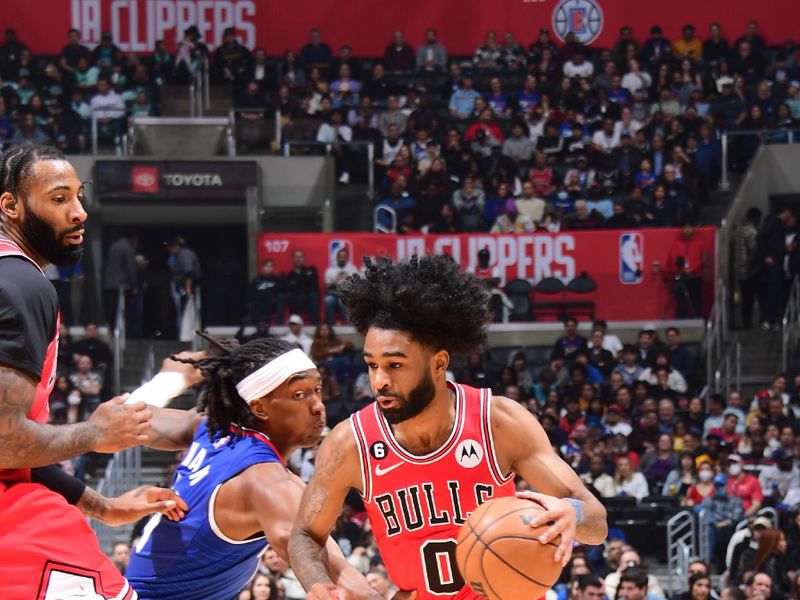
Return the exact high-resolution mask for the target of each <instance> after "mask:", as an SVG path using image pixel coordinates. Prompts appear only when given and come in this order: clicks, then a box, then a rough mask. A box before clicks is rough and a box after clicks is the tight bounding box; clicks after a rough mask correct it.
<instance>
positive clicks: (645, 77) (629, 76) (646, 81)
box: [622, 58, 653, 96]
mask: <svg viewBox="0 0 800 600" xmlns="http://www.w3.org/2000/svg"><path fill="white" fill-rule="evenodd" d="M652 82H653V79H652V77H650V74H649V73H647V72H646V71H642V70H641V68H640V67H639V61H638V60H636V59H635V58H632V59H630V60H629V61H628V72H627V73H625V76H624V77H623V78H622V87H624V88H625V89H626V90H628V91H629V92H630V93H631V96H633V94H634V93H635V92H636V91H638V90H642V89H644V90H646V89H647V88H649V87H650V84H651V83H652Z"/></svg>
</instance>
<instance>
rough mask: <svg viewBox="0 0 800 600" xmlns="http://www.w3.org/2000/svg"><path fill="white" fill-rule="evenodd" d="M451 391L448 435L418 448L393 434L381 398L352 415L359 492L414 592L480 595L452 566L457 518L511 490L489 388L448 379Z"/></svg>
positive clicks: (397, 576)
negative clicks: (498, 452)
mask: <svg viewBox="0 0 800 600" xmlns="http://www.w3.org/2000/svg"><path fill="white" fill-rule="evenodd" d="M448 387H449V389H450V390H451V391H452V392H453V393H454V394H455V422H454V424H453V429H452V431H451V433H450V437H449V438H448V439H447V441H446V442H445V443H444V444H443V445H442V446H441V447H440V448H439V449H438V450H435V451H434V452H431V453H430V454H428V455H425V456H416V455H413V454H410V453H409V452H407V451H406V450H404V449H403V448H402V447H401V446H400V444H399V443H398V442H397V440H395V438H394V435H393V433H392V429H391V427H390V425H389V423H388V422H387V421H386V419H385V418H384V417H383V415H382V414H381V412H380V410H379V408H378V405H377V404H376V403H372V404H370V405H369V406H367V407H365V408H363V409H362V410H361V411H359V412H357V413H355V414H353V415H352V416H351V417H350V426H351V427H352V429H353V433H354V434H355V437H356V441H357V444H358V451H359V457H360V460H361V476H362V496H363V499H364V504H365V505H366V508H367V514H368V515H369V520H370V524H371V525H372V531H373V533H374V535H375V539H376V541H377V542H378V548H379V549H380V553H381V557H382V558H383V560H384V562H385V563H386V568H387V570H388V571H389V576H390V577H391V579H392V581H393V582H394V583H395V585H397V586H398V587H399V588H400V589H403V590H417V593H418V596H417V598H418V599H419V600H434V599H439V600H441V599H458V600H464V599H468V598H469V599H472V598H475V599H477V598H479V596H478V595H476V594H475V593H474V592H473V591H472V590H471V589H470V588H469V587H467V586H465V584H464V580H463V578H462V577H461V574H460V573H459V572H458V567H457V566H456V559H455V550H456V539H457V537H458V531H459V529H460V527H461V525H462V524H463V523H464V521H465V520H466V518H467V517H468V516H469V515H470V513H471V512H472V511H473V510H475V508H477V507H478V506H479V505H480V504H482V503H483V502H485V501H487V500H489V499H490V498H496V497H500V496H512V495H513V494H514V482H513V475H509V476H506V475H504V474H503V473H502V472H501V471H500V467H499V465H498V464H497V459H496V457H495V454H494V443H493V440H492V430H491V422H490V408H491V399H492V392H491V390H488V389H483V390H479V389H476V388H471V387H467V386H464V385H459V384H455V383H450V382H448Z"/></svg>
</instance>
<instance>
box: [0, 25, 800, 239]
mask: <svg viewBox="0 0 800 600" xmlns="http://www.w3.org/2000/svg"><path fill="white" fill-rule="evenodd" d="M727 33H730V34H731V35H733V32H721V31H720V28H719V26H718V25H716V24H711V25H710V27H709V30H708V33H707V37H706V39H705V40H703V41H701V40H700V39H699V37H698V36H697V35H696V32H695V28H694V27H693V26H692V25H686V27H685V28H684V29H683V33H682V36H681V37H680V38H679V39H677V40H669V39H667V38H665V37H663V35H662V31H661V28H660V27H658V26H653V27H652V29H651V30H650V34H649V36H647V37H646V38H644V37H640V36H643V32H635V33H634V32H633V31H631V29H630V28H629V27H623V28H622V29H621V30H620V37H619V40H618V42H617V43H616V44H615V45H614V47H613V48H611V49H598V48H588V47H585V46H582V45H581V44H579V43H578V42H577V41H575V40H574V38H572V37H570V38H569V39H568V41H567V42H566V43H564V44H557V43H556V42H555V40H554V39H553V38H552V37H551V35H550V32H549V31H548V30H547V29H546V28H542V29H541V30H540V31H539V33H538V36H537V38H536V39H535V40H533V41H532V43H530V44H529V45H528V46H527V48H526V47H525V46H524V45H523V44H521V43H519V42H518V41H517V40H515V39H514V37H513V36H512V35H511V34H508V33H506V34H505V35H504V36H503V37H502V40H500V39H498V35H497V34H496V33H495V32H491V31H490V32H488V33H487V35H486V39H485V41H484V43H482V44H480V45H479V46H478V47H477V49H476V50H475V53H474V55H473V56H471V57H465V56H456V57H453V56H449V55H448V51H447V49H446V48H445V47H444V46H443V45H442V44H441V42H439V41H438V39H437V33H436V31H435V30H434V29H429V30H428V31H427V32H426V41H425V42H424V43H423V44H422V45H420V46H419V47H418V48H416V49H414V48H412V47H411V46H410V45H409V44H408V43H407V42H406V41H405V39H404V36H403V33H402V32H400V31H398V32H395V34H394V35H393V38H392V40H389V42H390V43H389V44H388V46H387V48H386V51H385V53H384V55H383V56H382V57H372V58H363V59H357V58H355V57H354V56H353V50H352V48H351V47H350V46H349V45H343V46H341V47H340V48H339V49H338V53H336V54H335V53H334V52H333V50H332V49H331V48H330V46H328V45H327V44H326V43H325V42H324V41H323V40H322V34H321V32H320V31H319V30H318V29H313V30H312V31H311V32H310V38H309V40H308V43H306V44H305V45H304V46H303V47H302V48H301V49H300V51H299V52H297V51H295V50H288V51H286V52H285V54H284V55H283V57H268V56H267V54H266V52H265V51H264V50H263V49H261V48H255V49H249V48H246V47H245V46H243V45H242V44H241V43H240V42H239V41H238V40H237V38H236V35H235V32H234V31H233V30H232V29H229V30H226V31H225V34H224V36H223V42H222V44H221V45H220V46H219V47H218V48H216V49H214V50H213V51H212V50H210V49H209V48H208V47H207V46H206V45H205V44H204V43H203V41H202V38H201V35H200V32H199V30H198V29H197V28H196V27H189V28H188V29H187V30H186V31H185V32H184V37H183V39H182V40H181V41H180V42H179V43H178V46H177V50H176V52H175V53H174V54H172V53H170V52H168V51H167V50H166V46H165V44H164V42H163V41H158V42H157V43H156V47H155V48H154V49H153V52H152V53H151V54H149V55H148V56H139V55H137V54H136V53H123V52H121V51H120V50H119V48H118V47H117V46H116V45H115V44H114V41H113V39H112V37H111V35H110V34H108V33H106V34H104V35H103V36H102V41H101V43H100V44H99V45H98V46H97V47H95V48H94V49H93V50H89V49H88V48H87V47H86V46H83V45H82V44H81V40H80V32H79V31H77V30H74V29H72V30H70V31H69V32H68V43H67V45H66V46H65V47H64V49H63V50H62V52H61V54H60V55H59V56H52V57H47V56H33V54H32V50H31V49H29V48H28V47H27V46H26V45H25V44H24V40H22V39H18V38H17V34H16V32H15V31H14V30H13V29H8V30H6V32H5V43H4V44H3V45H2V46H0V73H2V85H1V86H0V90H1V92H2V102H0V144H7V143H11V142H25V141H44V142H52V143H55V144H57V145H58V146H59V147H61V148H62V149H64V150H66V151H68V152H80V151H82V150H84V149H85V148H86V147H87V143H86V141H87V134H88V130H89V126H90V121H91V118H92V116H93V115H94V116H95V117H97V119H98V130H99V135H100V136H101V138H108V139H111V140H114V141H116V142H118V141H119V138H120V136H121V134H122V132H123V130H124V125H125V116H126V115H151V114H154V115H157V114H159V110H160V108H159V106H160V96H161V93H160V92H161V90H162V88H163V86H164V85H166V84H169V83H182V82H186V81H189V80H190V79H191V75H192V73H193V72H195V71H196V70H197V68H198V66H199V65H203V64H208V65H209V73H210V77H211V81H212V83H213V84H215V85H220V86H227V87H229V88H230V90H231V95H232V97H233V98H234V104H235V106H236V107H237V108H239V109H241V111H240V112H239V113H238V114H239V119H240V121H241V122H242V123H243V124H244V125H245V126H244V127H240V128H238V131H239V132H240V133H241V135H242V139H240V141H241V142H243V143H245V144H246V145H252V146H255V147H261V148H263V149H264V150H268V149H269V148H270V147H271V144H270V142H271V140H269V139H265V138H266V136H267V135H268V134H267V131H268V129H267V127H266V125H267V123H268V122H271V121H272V120H273V119H274V114H275V112H276V111H277V112H279V113H280V115H281V123H282V127H283V129H284V137H285V138H287V139H293V138H296V137H299V138H300V139H303V138H304V134H303V132H304V131H306V132H308V130H309V128H310V135H309V136H306V139H308V138H310V139H315V140H317V141H319V142H324V143H325V144H328V145H329V146H330V148H331V151H332V153H333V154H334V156H335V157H336V163H337V176H338V179H339V181H340V183H342V184H347V183H349V181H350V178H351V175H352V174H353V171H354V170H358V169H359V168H361V169H362V170H363V167H359V166H358V165H357V164H356V162H355V161H354V152H356V149H355V148H354V147H353V146H352V145H351V144H350V143H351V142H354V141H369V142H373V143H375V145H376V148H377V158H376V161H375V165H374V168H375V170H376V172H377V175H378V181H379V182H380V197H379V198H378V200H379V201H380V202H381V203H383V204H385V205H386V206H389V207H392V208H394V209H395V210H396V211H397V215H398V225H397V228H398V230H400V231H416V230H425V231H476V230H490V229H492V230H494V231H510V232H513V231H529V230H532V229H545V230H549V231H556V230H559V229H561V228H565V229H567V228H589V227H601V226H608V227H635V226H654V227H659V226H669V225H675V224H678V223H679V222H681V221H685V220H687V219H691V218H692V217H693V216H694V215H695V213H696V212H697V210H698V207H699V206H700V205H701V204H702V203H703V202H704V201H705V199H706V198H707V197H708V194H709V193H710V192H711V191H713V190H714V189H715V188H716V185H717V182H718V179H719V177H720V170H721V166H722V165H721V160H722V155H721V148H720V138H721V135H722V134H723V133H725V132H734V131H754V130H761V129H765V128H771V129H772V131H771V133H770V134H769V135H768V138H769V139H770V140H771V141H786V140H788V139H789V135H790V132H795V133H796V132H797V131H796V130H797V128H798V121H797V119H798V118H800V82H798V78H800V73H799V72H798V64H797V49H796V48H795V46H794V44H793V43H792V42H791V41H787V42H786V44H784V45H783V46H782V47H780V48H768V47H766V46H765V44H764V40H763V38H762V37H761V35H760V33H759V31H758V27H757V24H756V23H755V22H754V21H751V22H750V23H749V24H748V26H747V30H746V31H745V32H744V33H743V35H741V36H739V37H737V39H735V40H734V41H732V42H729V41H728V40H727V38H726V34H727ZM34 50H35V49H34ZM760 139H761V138H760V136H758V135H750V136H740V137H737V138H736V141H735V143H733V144H732V147H731V152H730V166H731V167H732V168H733V169H739V170H742V169H744V168H745V166H746V164H747V161H748V160H749V158H750V157H751V156H752V155H753V153H754V152H755V149H756V147H757V146H758V144H759V141H760ZM371 168H372V167H371Z"/></svg>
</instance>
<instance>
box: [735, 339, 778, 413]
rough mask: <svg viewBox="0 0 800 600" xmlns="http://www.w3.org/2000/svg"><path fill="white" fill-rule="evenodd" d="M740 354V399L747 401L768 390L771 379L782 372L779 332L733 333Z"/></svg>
mask: <svg viewBox="0 0 800 600" xmlns="http://www.w3.org/2000/svg"><path fill="white" fill-rule="evenodd" d="M731 337H732V340H738V341H739V344H740V346H741V353H742V363H741V364H742V379H741V388H742V389H741V392H742V397H743V398H744V399H745V401H747V400H748V399H752V398H753V397H754V396H755V393H756V392H757V391H759V390H763V389H764V388H768V387H769V386H770V384H771V383H772V378H773V377H775V375H776V374H777V373H778V372H779V371H781V370H782V365H781V363H782V360H783V348H782V340H781V332H780V331H762V330H761V329H753V330H751V331H734V332H732V333H731Z"/></svg>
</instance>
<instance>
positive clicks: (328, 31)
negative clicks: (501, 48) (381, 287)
mask: <svg viewBox="0 0 800 600" xmlns="http://www.w3.org/2000/svg"><path fill="white" fill-rule="evenodd" d="M45 4H46V5H47V14H46V18H43V16H42V7H43V6H44V5H45ZM399 6H402V9H398V7H399ZM797 11H798V9H797V0H770V2H769V3H767V4H765V5H763V7H760V6H759V5H757V4H754V3H753V2H750V1H749V0H748V1H745V0H728V1H725V2H723V1H722V0H707V1H706V2H697V1H696V0H670V1H669V2H642V1H641V0H492V1H490V2H477V1H476V2H461V3H454V2H452V0H406V1H405V2H403V4H402V5H398V4H396V3H392V2H375V1H374V0H349V1H348V2H341V1H340V0H292V2H291V4H288V5H287V3H286V2H279V1H278V0H69V1H67V0H60V1H58V2H54V1H50V2H45V0H37V1H34V2H31V1H30V0H4V2H3V11H0V26H2V27H14V28H15V29H16V30H17V33H18V35H19V37H20V40H21V41H23V42H24V43H26V44H27V45H28V46H29V47H30V48H31V50H32V51H33V52H34V53H35V54H54V55H57V54H58V53H59V52H61V48H62V46H63V45H64V43H65V37H64V34H65V30H66V29H67V28H68V27H75V28H76V29H78V30H80V31H81V33H82V35H83V40H84V43H86V44H87V45H89V46H93V45H95V44H98V43H99V42H100V36H101V34H102V32H104V31H109V32H111V34H112V36H113V37H114V42H115V43H116V44H117V45H118V46H119V47H120V49H121V50H123V51H124V52H137V53H147V52H152V51H153V48H154V47H155V43H156V41H157V40H162V39H163V40H164V41H165V42H166V45H167V49H168V50H170V51H174V50H175V47H176V44H177V42H179V41H180V40H181V38H182V37H183V31H184V30H185V29H186V28H187V27H189V26H191V25H196V26H197V28H198V30H199V31H200V35H201V37H202V39H203V41H204V42H205V43H206V44H208V45H209V46H210V47H211V48H212V49H213V48H215V47H217V46H218V45H219V44H220V43H221V42H222V35H223V32H224V31H225V29H227V28H229V27H232V28H233V29H234V30H235V32H236V35H237V36H238V37H239V40H240V41H241V42H242V43H243V44H244V45H245V46H247V47H249V48H255V47H259V46H260V47H262V48H264V49H265V50H266V51H267V52H268V53H269V54H270V55H272V56H282V55H283V53H284V52H286V50H289V49H293V50H295V51H296V52H299V51H300V48H301V47H302V46H303V44H305V43H306V42H307V41H308V31H309V29H311V28H312V27H320V28H322V39H323V40H324V41H325V42H326V43H327V44H329V45H330V46H331V47H332V48H333V50H334V52H336V50H337V49H338V48H339V46H340V45H341V44H350V45H351V46H352V48H353V53H354V54H355V55H356V56H364V57H369V56H382V55H383V52H384V49H385V48H386V45H387V44H388V43H389V41H390V40H391V39H392V34H393V33H394V32H395V31H397V30H399V31H402V32H403V33H404V34H405V36H406V39H407V40H408V42H409V43H410V44H411V45H412V46H414V47H415V48H416V47H417V46H418V45H419V44H421V43H422V42H423V41H424V39H425V31H426V29H428V28H429V27H434V28H436V29H437V32H438V35H439V40H440V41H441V42H442V43H443V44H444V45H445V47H446V48H447V50H448V52H449V53H450V55H451V56H471V55H472V54H473V53H474V52H475V48H476V47H477V46H478V45H479V44H481V43H482V42H483V40H484V39H485V37H486V32H487V31H495V32H498V33H499V34H500V35H501V36H502V34H503V33H505V32H506V31H508V32H510V33H513V34H514V36H515V37H516V38H517V41H519V42H520V43H521V44H523V45H525V46H526V47H527V45H528V44H530V43H531V42H533V41H534V40H535V38H536V36H537V33H538V31H539V29H541V28H542V27H547V28H549V29H550V30H551V32H552V34H553V35H554V37H555V38H556V39H560V40H562V41H563V40H564V39H566V37H567V35H568V34H570V33H572V34H574V35H575V37H576V38H577V40H578V41H579V42H581V43H584V44H591V45H593V46H603V47H611V46H613V45H614V44H615V43H616V41H617V38H618V32H619V29H620V27H622V26H623V25H629V26H631V27H632V28H633V33H634V36H635V37H636V38H637V39H638V40H639V41H640V42H643V41H644V40H645V39H646V38H647V37H648V35H649V34H648V32H649V30H650V27H652V26H653V25H655V24H658V25H661V26H662V27H663V29H664V35H665V36H666V37H667V38H669V39H672V40H676V39H678V38H679V37H680V35H681V28H682V27H683V26H684V25H685V24H686V23H692V24H693V25H694V26H695V27H696V28H697V31H698V34H699V35H700V36H701V37H704V36H705V33H706V31H707V30H708V26H709V25H710V24H711V23H712V22H718V23H719V24H720V25H721V27H722V31H723V35H724V36H725V37H727V38H728V41H731V42H732V41H733V40H734V39H736V38H737V37H739V36H740V35H742V33H743V32H744V29H745V26H746V24H747V21H748V20H749V19H757V20H758V22H759V27H760V29H761V31H762V34H763V35H764V36H765V38H766V40H767V42H768V43H769V44H773V45H779V44H782V43H783V41H784V40H785V39H787V38H796V37H797V25H796V22H797V19H792V18H788V17H791V16H793V15H797Z"/></svg>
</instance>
